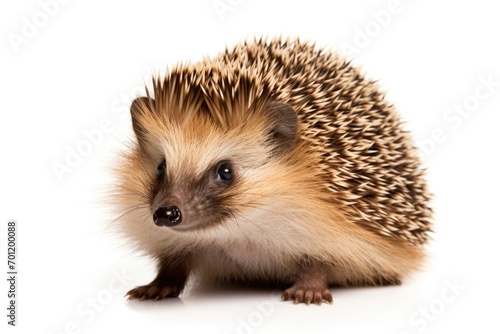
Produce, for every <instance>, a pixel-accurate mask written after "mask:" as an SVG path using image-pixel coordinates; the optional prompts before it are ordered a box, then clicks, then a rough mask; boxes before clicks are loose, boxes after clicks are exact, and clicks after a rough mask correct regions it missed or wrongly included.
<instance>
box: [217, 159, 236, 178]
mask: <svg viewBox="0 0 500 334" xmlns="http://www.w3.org/2000/svg"><path fill="white" fill-rule="evenodd" d="M216 173H217V179H219V180H221V181H224V182H230V181H232V179H233V169H232V168H231V165H230V164H229V162H228V161H222V162H220V163H219V164H218V165H217V167H216Z"/></svg>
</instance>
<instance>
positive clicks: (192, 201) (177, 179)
mask: <svg viewBox="0 0 500 334" xmlns="http://www.w3.org/2000/svg"><path fill="white" fill-rule="evenodd" d="M131 113H132V120H133V126H134V131H135V134H136V137H137V142H138V146H137V148H136V150H135V153H134V154H135V157H133V159H132V160H133V161H141V164H140V167H139V170H142V171H143V173H135V175H130V180H131V182H132V183H133V184H135V185H136V186H135V187H134V188H141V191H140V192H141V193H143V194H144V196H143V198H141V199H140V201H141V202H143V204H146V205H147V206H148V209H149V216H150V217H151V219H149V220H147V221H144V222H142V223H143V224H146V225H147V224H149V225H156V226H159V227H162V228H168V229H172V230H175V231H201V230H206V229H210V228H220V227H221V226H226V227H227V228H228V229H231V228H234V226H231V224H235V223H237V222H236V219H237V218H236V217H238V216H240V214H242V213H244V212H245V211H248V210H251V209H252V208H255V207H258V206H260V205H261V204H262V203H261V202H262V198H263V197H262V192H259V190H258V189H259V188H265V184H266V183H270V182H269V180H270V179H269V178H272V177H273V175H275V174H277V173H280V171H281V170H282V168H281V167H280V164H281V159H282V158H284V157H285V156H286V155H287V154H288V153H289V152H290V151H291V150H290V149H291V147H292V146H293V143H294V141H295V137H296V132H297V125H296V115H295V112H294V111H293V110H292V109H291V108H289V107H287V106H285V105H282V104H279V103H276V102H272V103H270V104H268V105H267V107H266V109H265V110H264V112H263V113H262V112H256V113H254V114H249V116H248V117H245V118H244V119H241V121H240V122H238V123H233V124H231V126H230V127H224V126H223V125H222V124H220V123H219V122H217V121H216V120H215V119H214V117H213V116H212V115H211V114H210V113H209V112H207V111H206V110H203V107H202V108H201V109H200V110H199V112H196V113H186V114H185V117H180V118H179V117H172V116H171V115H169V111H168V110H158V109H157V107H156V106H155V104H154V100H151V99H149V100H148V99H145V98H139V99H137V100H136V101H134V103H133V104H132V108H131ZM132 170H135V171H137V168H132ZM123 182H126V181H123ZM265 197H266V198H267V199H268V198H269V197H270V196H269V195H268V194H267V195H265ZM144 202H146V203H144Z"/></svg>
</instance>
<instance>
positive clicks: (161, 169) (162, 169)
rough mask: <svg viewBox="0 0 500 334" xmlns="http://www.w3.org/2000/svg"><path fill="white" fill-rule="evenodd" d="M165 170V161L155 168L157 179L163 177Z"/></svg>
mask: <svg viewBox="0 0 500 334" xmlns="http://www.w3.org/2000/svg"><path fill="white" fill-rule="evenodd" d="M166 169H167V162H166V161H165V159H163V161H162V162H161V164H159V165H158V167H156V173H157V174H158V177H159V178H163V176H165V170H166Z"/></svg>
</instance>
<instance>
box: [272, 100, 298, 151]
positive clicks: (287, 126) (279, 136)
mask: <svg viewBox="0 0 500 334" xmlns="http://www.w3.org/2000/svg"><path fill="white" fill-rule="evenodd" d="M266 109H267V112H268V113H269V115H270V118H271V119H270V120H271V122H272V124H274V126H273V128H272V130H271V135H272V141H273V142H274V143H275V144H276V146H277V148H278V152H282V151H285V150H287V149H289V148H291V147H292V146H293V144H294V142H295V138H296V137H297V131H298V124H297V122H298V121H297V113H296V112H295V110H293V108H292V107H291V106H290V105H289V104H287V103H282V102H275V101H273V102H269V103H268V104H267V107H266Z"/></svg>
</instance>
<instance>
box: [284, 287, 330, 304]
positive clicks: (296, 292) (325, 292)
mask: <svg viewBox="0 0 500 334" xmlns="http://www.w3.org/2000/svg"><path fill="white" fill-rule="evenodd" d="M290 299H293V302H294V303H295V304H298V303H306V304H307V305H309V304H311V302H314V304H316V305H321V303H322V302H323V300H326V301H327V302H328V303H330V304H333V297H332V294H331V293H330V290H329V289H328V288H325V287H311V286H300V285H293V286H292V287H291V288H288V289H286V290H285V291H284V292H283V295H282V296H281V300H283V301H285V300H290Z"/></svg>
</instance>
